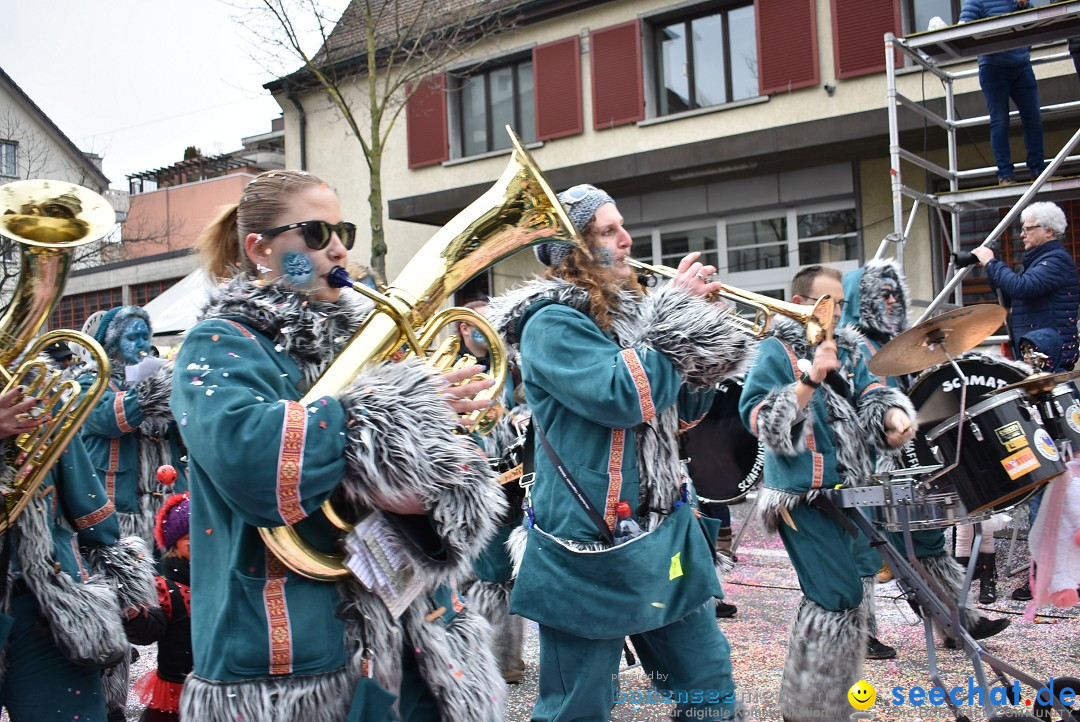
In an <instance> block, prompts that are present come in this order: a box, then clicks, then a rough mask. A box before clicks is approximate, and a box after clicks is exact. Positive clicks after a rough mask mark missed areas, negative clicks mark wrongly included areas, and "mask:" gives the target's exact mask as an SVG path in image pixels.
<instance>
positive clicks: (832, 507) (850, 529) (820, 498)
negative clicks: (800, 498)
mask: <svg viewBox="0 0 1080 722" xmlns="http://www.w3.org/2000/svg"><path fill="white" fill-rule="evenodd" d="M810 506H812V507H814V508H816V509H817V510H818V511H820V512H822V513H823V514H825V515H826V516H827V517H829V518H830V519H832V520H833V521H834V522H836V523H837V524H839V525H840V527H841V528H843V529H844V530H845V531H846V532H847V533H848V534H850V535H851V538H852V539H858V538H859V528H858V527H857V526H855V522H853V521H851V519H848V518H847V515H846V514H844V512H842V511H840V507H838V506H837V505H836V504H834V503H833V501H832V499H830V498H828V497H827V496H825V495H824V494H818V495H817V496H816V497H814V500H813V501H812V502H810Z"/></svg>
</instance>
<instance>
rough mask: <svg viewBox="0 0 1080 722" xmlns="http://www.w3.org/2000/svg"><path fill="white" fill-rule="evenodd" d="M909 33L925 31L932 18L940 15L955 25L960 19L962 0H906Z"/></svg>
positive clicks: (948, 22)
mask: <svg viewBox="0 0 1080 722" xmlns="http://www.w3.org/2000/svg"><path fill="white" fill-rule="evenodd" d="M905 5H906V7H905V8H904V10H905V11H906V13H907V14H906V16H905V17H906V19H907V22H908V32H909V33H921V32H925V31H926V30H927V28H928V27H929V25H930V19H931V18H935V17H939V18H941V19H942V20H944V21H945V24H946V25H955V24H956V22H957V21H958V20H959V19H960V0H905Z"/></svg>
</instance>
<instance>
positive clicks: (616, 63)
mask: <svg viewBox="0 0 1080 722" xmlns="http://www.w3.org/2000/svg"><path fill="white" fill-rule="evenodd" d="M589 47H590V49H591V51H590V52H591V53H592V101H593V128H595V129H596V130H603V129H604V128H614V127H615V126H617V125H626V124H627V123H636V122H637V121H639V120H641V119H642V118H644V117H645V91H644V89H643V87H642V76H641V27H640V25H638V21H637V20H631V21H630V22H628V23H622V24H620V25H612V26H611V27H610V28H603V29H602V30H594V31H593V32H592V33H590V34H589Z"/></svg>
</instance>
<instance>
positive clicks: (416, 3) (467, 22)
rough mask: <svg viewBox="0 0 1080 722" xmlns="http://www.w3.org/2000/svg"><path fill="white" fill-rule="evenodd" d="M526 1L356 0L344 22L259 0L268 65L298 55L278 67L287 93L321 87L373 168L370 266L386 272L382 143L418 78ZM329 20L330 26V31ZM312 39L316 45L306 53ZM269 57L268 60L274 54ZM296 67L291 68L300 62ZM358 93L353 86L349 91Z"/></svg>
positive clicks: (305, 7) (304, 0)
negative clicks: (284, 68) (283, 69)
mask: <svg viewBox="0 0 1080 722" xmlns="http://www.w3.org/2000/svg"><path fill="white" fill-rule="evenodd" d="M521 4H522V2H521V0H351V1H350V2H349V4H348V7H347V8H346V9H345V11H344V13H342V14H341V16H340V19H338V20H337V22H336V23H334V17H335V14H334V13H333V12H332V11H330V10H328V8H327V6H326V4H325V1H323V2H321V1H320V0H260V2H259V8H260V9H259V11H257V12H258V13H259V14H261V20H262V21H263V22H259V20H260V18H259V17H254V18H253V17H249V18H247V21H246V22H245V23H244V25H245V27H246V28H247V29H248V30H250V32H251V33H252V35H253V38H254V40H255V43H256V47H257V48H258V49H259V50H261V51H262V56H263V57H261V58H258V59H259V60H260V62H261V63H262V64H263V67H265V68H267V69H268V70H271V71H272V72H274V71H273V68H272V64H268V61H270V59H271V58H273V59H275V60H277V61H279V62H280V61H281V60H282V58H283V55H282V52H281V51H284V53H285V54H286V55H285V56H284V57H287V58H289V59H290V60H292V61H295V62H297V63H298V64H299V65H300V69H299V70H295V71H294V72H292V73H289V74H283V73H280V72H277V73H275V74H277V75H278V76H279V77H281V76H283V77H281V82H282V84H283V86H284V88H286V89H287V90H288V91H290V92H304V91H309V90H312V89H315V90H321V91H323V92H324V93H325V94H326V97H327V98H328V100H329V102H330V103H331V104H332V106H333V107H334V108H336V109H337V111H338V112H339V113H340V115H341V117H342V119H343V120H344V121H345V123H346V125H347V126H348V130H349V134H350V135H352V136H353V137H355V138H356V140H357V141H358V142H359V143H360V147H361V149H362V150H363V154H364V160H365V161H366V163H367V167H368V172H369V179H370V184H369V193H368V206H369V209H370V213H371V267H372V269H373V270H374V271H375V273H376V275H377V276H378V277H379V278H385V276H386V240H385V236H384V228H383V225H384V224H383V189H382V156H383V149H384V147H385V145H386V140H387V138H388V137H389V135H390V132H391V131H392V130H393V128H394V124H395V123H396V122H397V120H398V118H399V117H400V115H401V111H402V110H403V109H404V108H405V105H406V103H407V102H408V100H409V97H410V96H411V95H412V94H413V93H414V92H416V90H417V89H418V88H419V87H420V84H421V82H422V81H423V80H424V79H425V78H426V77H427V76H429V75H431V74H432V73H435V72H437V71H441V70H443V69H445V68H446V66H447V65H448V64H453V63H455V62H458V61H460V60H461V58H462V57H463V56H464V55H465V54H466V53H467V52H468V50H469V49H470V48H471V47H473V46H474V45H475V43H476V42H478V41H479V40H480V39H481V38H482V37H484V36H485V35H490V34H492V33H493V32H501V31H504V30H506V29H508V28H509V27H511V25H512V23H511V21H510V19H509V18H510V14H511V13H512V11H513V10H514V8H516V7H517V6H519V5H521ZM331 27H333V29H332V30H331ZM309 38H314V39H315V40H317V42H318V49H317V50H316V51H315V52H313V53H309V52H308V50H306V49H305V47H311V46H313V45H314V44H315V43H314V42H312V43H310V44H309V43H308V42H307V41H308V39H309ZM271 62H272V61H271ZM294 67H295V66H294ZM353 91H354V92H353Z"/></svg>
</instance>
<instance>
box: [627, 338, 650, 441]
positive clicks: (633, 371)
mask: <svg viewBox="0 0 1080 722" xmlns="http://www.w3.org/2000/svg"><path fill="white" fill-rule="evenodd" d="M622 360H623V363H625V364H626V368H627V370H629V371H630V377H631V378H632V379H634V386H636V387H637V394H638V405H639V406H640V407H641V423H643V424H644V423H646V422H648V421H651V420H652V418H653V417H654V416H656V406H654V405H653V400H652V388H651V387H650V386H649V377H648V376H646V375H645V367H644V366H642V365H641V359H640V358H638V355H637V351H635V350H634V349H632V348H624V349H623V351H622Z"/></svg>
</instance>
